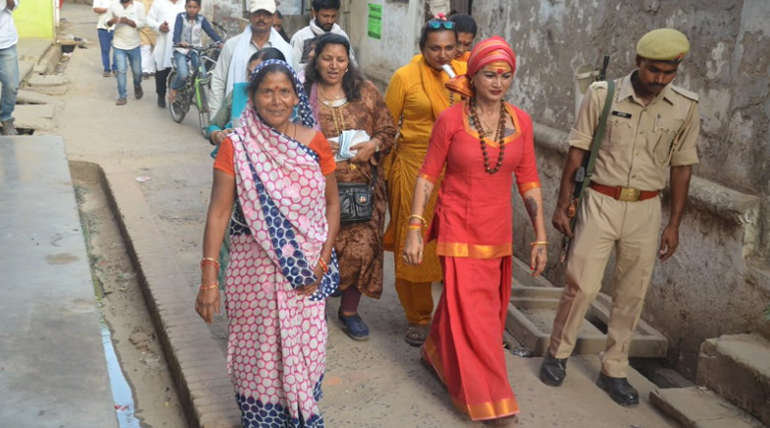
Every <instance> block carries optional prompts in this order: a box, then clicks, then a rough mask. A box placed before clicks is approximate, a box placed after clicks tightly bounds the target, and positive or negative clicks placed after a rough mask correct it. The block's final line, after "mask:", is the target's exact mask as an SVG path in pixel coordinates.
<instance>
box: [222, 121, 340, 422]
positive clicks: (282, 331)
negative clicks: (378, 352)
mask: <svg viewBox="0 0 770 428" xmlns="http://www.w3.org/2000/svg"><path fill="white" fill-rule="evenodd" d="M241 119H242V121H243V126H242V127H241V128H238V129H237V130H236V131H235V132H234V133H233V134H231V136H230V138H231V140H232V142H233V148H234V165H235V172H236V191H237V195H238V197H237V200H238V203H237V207H236V210H235V213H234V215H233V219H232V222H231V227H230V241H231V249H230V262H229V265H228V267H227V274H226V287H225V293H226V298H227V315H228V318H229V338H228V346H227V364H228V372H229V373H230V375H231V377H232V380H233V384H234V386H235V391H236V398H237V400H238V404H239V406H240V408H241V413H242V422H243V426H244V427H281V428H283V427H322V426H323V419H322V417H321V414H320V411H319V408H318V404H317V402H318V400H320V398H321V380H322V378H323V373H324V369H325V353H326V337H327V330H326V321H325V300H324V299H325V298H326V297H327V296H328V295H329V294H331V292H333V291H334V289H335V288H336V285H337V283H338V282H339V270H338V266H337V263H336V257H333V258H332V263H330V269H329V272H328V273H327V274H326V275H325V276H324V277H323V278H322V281H321V285H320V286H319V290H318V291H317V292H316V293H315V294H313V295H312V296H309V297H306V296H302V295H299V294H298V293H297V291H296V289H297V288H301V287H304V286H306V285H309V284H312V283H313V282H315V281H316V278H315V276H314V275H313V272H312V270H313V267H314V266H316V264H317V263H318V259H319V257H320V252H321V248H322V246H323V244H324V242H325V241H326V238H327V234H328V224H327V221H326V200H325V197H324V194H325V185H326V181H325V177H324V176H323V174H322V173H321V169H320V166H319V163H318V156H317V155H316V154H315V152H313V151H312V150H311V149H309V148H308V147H306V146H304V145H303V144H301V143H300V142H298V141H296V140H293V139H291V138H289V137H287V136H286V135H283V134H281V133H279V132H278V131H276V130H275V129H273V128H271V127H270V126H268V125H266V124H265V123H263V122H262V120H261V119H260V118H259V117H258V116H257V114H256V112H255V111H254V109H253V108H252V107H247V108H246V110H244V112H243V114H242V116H241Z"/></svg>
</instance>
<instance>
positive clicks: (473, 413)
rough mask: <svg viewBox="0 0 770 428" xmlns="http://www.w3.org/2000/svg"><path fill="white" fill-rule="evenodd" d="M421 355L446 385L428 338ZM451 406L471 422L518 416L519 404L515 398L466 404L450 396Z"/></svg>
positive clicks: (432, 345)
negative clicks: (466, 416)
mask: <svg viewBox="0 0 770 428" xmlns="http://www.w3.org/2000/svg"><path fill="white" fill-rule="evenodd" d="M422 355H423V358H424V359H425V361H427V363H428V364H429V365H430V366H431V368H433V370H434V372H435V373H436V375H437V376H438V378H439V380H441V382H442V383H443V384H444V385H446V380H445V378H444V369H443V366H442V364H441V358H440V357H439V354H438V351H437V349H436V345H435V344H433V340H432V339H431V338H430V337H428V339H427V340H425V343H424V344H423V346H422ZM450 398H451V400H452V404H453V405H454V406H455V407H456V408H457V410H459V411H460V412H462V413H465V414H466V415H468V416H469V417H470V418H471V420H474V421H483V420H488V419H499V418H505V417H508V416H513V415H517V414H519V404H518V402H517V401H516V398H504V399H502V400H499V401H488V402H485V403H478V404H468V403H464V402H463V401H462V400H460V399H458V398H456V397H454V396H452V395H451V394H450Z"/></svg>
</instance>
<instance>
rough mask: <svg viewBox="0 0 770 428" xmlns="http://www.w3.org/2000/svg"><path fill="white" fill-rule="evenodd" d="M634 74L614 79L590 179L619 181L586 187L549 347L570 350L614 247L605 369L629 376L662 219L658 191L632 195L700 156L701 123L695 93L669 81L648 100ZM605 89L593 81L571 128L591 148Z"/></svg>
mask: <svg viewBox="0 0 770 428" xmlns="http://www.w3.org/2000/svg"><path fill="white" fill-rule="evenodd" d="M632 74H633V73H632ZM632 74H629V75H628V76H626V77H624V78H622V79H618V80H616V81H615V85H616V89H615V96H614V99H613V100H612V106H611V108H610V113H609V115H608V117H607V129H606V131H605V136H604V141H602V144H601V148H600V149H599V152H598V155H597V159H596V163H595V167H594V172H593V177H592V179H591V181H592V183H599V184H603V185H605V186H620V189H618V190H619V192H618V194H616V197H612V196H608V195H606V194H604V193H600V192H599V191H596V190H594V189H592V188H588V189H586V192H585V194H584V198H583V201H582V204H581V205H580V207H579V208H578V213H577V215H578V218H577V224H576V227H575V231H574V232H575V237H574V239H573V241H572V246H571V248H570V253H569V255H568V262H567V271H566V280H567V281H566V287H565V290H564V293H563V294H562V298H561V301H560V303H559V308H558V311H557V314H556V318H555V320H554V325H553V333H552V335H551V342H550V349H549V351H550V353H551V355H552V356H554V357H556V358H560V359H561V358H567V357H569V356H570V354H571V353H572V350H573V348H574V346H575V338H576V336H577V331H578V328H579V327H580V324H581V323H582V322H583V319H584V317H585V314H586V311H587V310H588V307H589V305H590V304H591V302H592V301H593V300H594V298H595V297H596V295H597V293H598V292H599V290H600V288H601V281H602V278H603V276H604V269H605V267H606V265H607V260H608V258H609V256H610V252H611V251H612V249H613V248H614V249H615V250H616V265H615V274H614V276H613V282H614V290H613V293H612V297H613V307H612V311H611V314H610V319H609V325H608V332H607V348H606V352H605V353H604V355H603V357H602V371H603V372H604V374H605V375H607V376H610V377H616V378H623V377H626V370H627V368H628V348H629V345H630V342H631V336H632V333H633V331H634V328H635V327H636V324H637V322H638V321H639V316H640V315H641V312H642V307H643V304H644V297H645V294H646V292H647V287H648V285H649V283H650V279H651V276H652V270H653V266H654V265H655V258H656V255H657V249H658V236H659V233H660V226H661V206H660V196H654V197H652V198H650V199H646V200H635V199H638V197H639V192H638V191H658V190H661V189H663V187H664V186H665V183H666V178H667V177H668V169H669V166H678V165H692V164H696V163H698V154H697V151H696V140H697V138H698V132H699V128H700V119H699V116H698V97H697V95H696V94H694V93H692V92H689V91H686V90H684V89H681V88H677V87H676V86H673V85H671V84H669V85H667V86H666V87H665V88H664V89H663V90H662V91H661V92H660V94H658V96H657V97H656V98H655V99H653V100H652V102H650V103H649V104H648V105H646V106H645V105H644V103H643V102H642V100H641V99H639V98H638V97H637V96H636V94H635V93H634V90H633V86H632V84H631V76H632ZM606 94H607V83H606V82H597V83H594V84H593V85H592V86H591V87H590V88H589V92H588V93H587V94H586V96H585V98H584V100H583V103H582V105H581V107H580V110H579V113H578V117H577V121H576V124H575V127H574V128H573V129H572V130H571V132H570V135H569V144H570V146H573V147H577V148H580V149H583V150H590V146H591V140H592V138H593V133H594V130H595V129H596V126H597V124H598V121H599V117H600V115H601V112H602V109H603V108H604V103H605V97H606Z"/></svg>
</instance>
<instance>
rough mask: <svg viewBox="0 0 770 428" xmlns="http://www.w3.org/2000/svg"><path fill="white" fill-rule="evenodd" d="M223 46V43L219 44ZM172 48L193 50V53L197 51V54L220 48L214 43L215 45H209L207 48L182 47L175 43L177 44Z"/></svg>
mask: <svg viewBox="0 0 770 428" xmlns="http://www.w3.org/2000/svg"><path fill="white" fill-rule="evenodd" d="M223 44H224V42H223V43H221V45H223ZM174 47H175V48H181V49H190V50H194V51H198V52H203V51H207V50H209V49H214V48H218V47H220V43H216V42H215V43H210V44H209V45H208V46H184V45H180V44H178V43H177V44H175V45H174Z"/></svg>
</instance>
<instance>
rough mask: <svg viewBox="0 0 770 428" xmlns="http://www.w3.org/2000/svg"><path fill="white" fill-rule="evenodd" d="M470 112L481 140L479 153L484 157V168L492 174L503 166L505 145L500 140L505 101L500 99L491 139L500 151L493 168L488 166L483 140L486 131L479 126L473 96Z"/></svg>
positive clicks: (479, 121) (487, 156) (503, 125)
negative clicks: (496, 120) (496, 121)
mask: <svg viewBox="0 0 770 428" xmlns="http://www.w3.org/2000/svg"><path fill="white" fill-rule="evenodd" d="M470 113H471V114H470V116H471V121H472V122H473V126H474V127H475V128H476V130H477V131H478V132H479V140H480V141H481V155H482V156H483V157H484V170H485V171H486V172H487V173H488V174H494V173H496V172H497V171H499V170H500V167H502V166H503V158H504V157H505V145H503V141H502V135H503V128H504V127H505V103H504V102H503V101H502V100H500V120H499V121H498V123H497V133H496V134H495V139H494V140H492V141H496V142H497V143H498V145H499V146H500V152H498V154H497V163H496V164H495V167H494V168H490V167H489V155H488V154H487V144H486V143H485V142H484V140H485V139H486V138H487V133H486V132H485V131H484V128H483V127H482V126H481V120H479V115H478V113H477V112H476V99H475V98H471V103H470Z"/></svg>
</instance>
